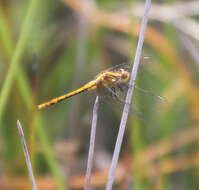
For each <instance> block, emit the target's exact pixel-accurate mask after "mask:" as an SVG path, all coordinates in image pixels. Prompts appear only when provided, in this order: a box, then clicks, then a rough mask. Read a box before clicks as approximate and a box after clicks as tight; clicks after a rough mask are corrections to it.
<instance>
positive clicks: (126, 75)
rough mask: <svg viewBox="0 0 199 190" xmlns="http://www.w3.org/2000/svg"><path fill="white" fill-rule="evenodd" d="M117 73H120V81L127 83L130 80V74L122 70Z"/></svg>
mask: <svg viewBox="0 0 199 190" xmlns="http://www.w3.org/2000/svg"><path fill="white" fill-rule="evenodd" d="M119 72H120V73H121V81H122V82H128V81H129V78H130V73H129V72H128V71H126V70H124V69H120V70H119Z"/></svg>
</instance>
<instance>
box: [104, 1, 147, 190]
mask: <svg viewBox="0 0 199 190" xmlns="http://www.w3.org/2000/svg"><path fill="white" fill-rule="evenodd" d="M150 7H151V0H146V2H145V8H144V15H143V19H142V23H141V28H140V33H139V39H138V44H137V48H136V53H135V59H134V64H133V69H132V72H131V78H130V81H129V84H130V85H129V86H130V87H129V89H128V92H127V96H126V101H125V102H126V103H125V105H124V109H123V113H122V118H121V122H120V127H119V132H118V136H117V141H116V145H115V150H114V153H113V158H112V162H111V167H110V169H109V174H108V181H107V185H106V190H111V189H112V186H113V181H114V177H115V171H116V167H117V163H118V158H119V154H120V150H121V145H122V141H123V136H124V131H125V128H126V123H127V119H128V114H129V110H130V106H131V100H132V95H133V91H134V86H135V85H134V84H135V80H136V77H137V72H138V68H139V63H140V58H141V54H142V47H143V43H144V35H145V31H146V27H147V21H148V15H149V10H150Z"/></svg>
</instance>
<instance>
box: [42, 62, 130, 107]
mask: <svg viewBox="0 0 199 190" xmlns="http://www.w3.org/2000/svg"><path fill="white" fill-rule="evenodd" d="M130 68H131V67H130V64H120V65H117V66H115V67H112V68H110V69H107V70H105V71H102V72H101V73H100V74H98V75H97V76H96V77H95V79H94V80H92V81H90V82H88V83H87V84H85V85H83V86H82V87H81V88H78V89H77V90H74V91H72V92H69V93H66V94H64V95H62V96H59V97H57V98H53V99H51V100H49V101H47V102H44V103H42V104H39V105H38V109H43V108H46V107H49V106H51V105H54V104H56V103H58V102H61V101H63V100H65V99H67V98H70V97H72V96H75V95H77V94H80V93H82V92H85V91H91V90H97V91H98V92H99V95H102V94H104V92H109V93H110V94H111V96H115V97H116V98H117V92H116V90H117V91H118V89H119V90H120V91H124V89H126V88H127V87H128V81H129V78H130ZM104 89H107V90H106V91H104Z"/></svg>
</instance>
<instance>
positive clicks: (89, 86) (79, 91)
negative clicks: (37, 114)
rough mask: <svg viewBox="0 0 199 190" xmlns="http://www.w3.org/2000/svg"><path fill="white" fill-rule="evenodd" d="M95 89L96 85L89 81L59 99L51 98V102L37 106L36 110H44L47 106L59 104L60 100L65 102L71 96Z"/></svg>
mask: <svg viewBox="0 0 199 190" xmlns="http://www.w3.org/2000/svg"><path fill="white" fill-rule="evenodd" d="M95 88H96V83H95V82H94V81H91V82H89V83H87V84H86V85H84V86H83V87H81V88H79V89H77V90H74V91H72V92H69V93H67V94H65V95H63V96H60V97H57V98H53V99H52V100H49V101H47V102H44V103H42V104H40V105H38V109H43V108H46V107H48V106H51V105H54V104H56V103H58V102H61V101H62V100H65V99H67V98H70V97H72V96H75V95H77V94H80V93H82V92H84V91H89V90H94V89H95Z"/></svg>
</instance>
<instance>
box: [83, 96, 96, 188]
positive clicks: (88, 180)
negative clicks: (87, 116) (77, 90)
mask: <svg viewBox="0 0 199 190" xmlns="http://www.w3.org/2000/svg"><path fill="white" fill-rule="evenodd" d="M98 108H99V97H98V96H97V97H96V99H95V104H94V107H93V120H92V126H91V135H90V145H89V153H88V161H87V170H86V178H85V186H84V189H85V190H90V189H91V171H92V167H93V157H94V148H95V136H96V128H97V118H98Z"/></svg>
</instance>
